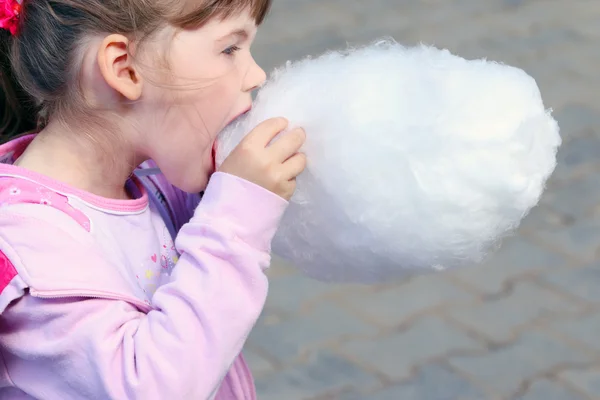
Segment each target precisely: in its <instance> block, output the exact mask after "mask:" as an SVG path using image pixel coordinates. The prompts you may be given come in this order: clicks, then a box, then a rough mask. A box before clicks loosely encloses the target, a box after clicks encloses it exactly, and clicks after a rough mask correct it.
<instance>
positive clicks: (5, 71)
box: [0, 29, 37, 143]
mask: <svg viewBox="0 0 600 400" xmlns="http://www.w3.org/2000/svg"><path fill="white" fill-rule="evenodd" d="M13 39H14V38H13V36H11V34H10V33H9V32H8V31H6V30H4V29H0V143H2V142H5V141H7V140H9V139H10V138H12V137H14V136H15V135H18V134H20V133H24V132H28V131H31V130H34V129H36V127H37V113H36V110H35V107H34V105H33V101H32V100H31V98H30V97H29V96H28V95H27V94H26V93H25V91H24V90H23V89H22V87H21V85H19V83H18V82H17V80H16V78H15V74H14V73H13V70H12V67H11V62H10V54H11V43H12V40H13Z"/></svg>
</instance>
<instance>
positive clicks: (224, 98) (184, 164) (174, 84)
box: [136, 11, 266, 193]
mask: <svg viewBox="0 0 600 400" xmlns="http://www.w3.org/2000/svg"><path fill="white" fill-rule="evenodd" d="M256 31H257V27H256V24H255V22H254V20H253V19H252V18H251V16H250V13H249V12H248V11H244V12H241V13H240V14H238V15H233V16H231V17H229V18H227V19H213V20H211V21H209V22H208V23H207V24H205V25H203V26H202V27H201V28H198V29H195V30H183V31H180V32H177V33H176V35H175V36H174V37H173V38H171V40H169V44H168V47H167V48H166V50H165V54H166V56H167V57H166V60H167V62H168V73H169V77H168V78H169V79H168V83H165V81H164V79H156V81H155V80H154V79H145V80H144V85H143V89H142V92H141V96H140V98H139V102H138V104H139V106H138V112H137V113H136V118H137V119H138V120H139V122H140V123H139V124H138V126H139V129H142V130H143V131H142V132H140V138H141V140H139V143H138V146H139V147H140V149H139V150H140V152H141V153H143V155H144V156H145V157H148V158H151V159H153V160H154V161H155V162H156V163H157V164H158V166H159V168H160V169H161V171H162V173H163V174H164V175H165V177H166V178H167V179H168V180H169V181H170V182H171V183H172V184H173V185H175V186H177V187H178V188H180V189H182V190H184V191H186V192H190V193H194V192H200V191H202V190H204V188H205V187H206V185H207V184H208V180H209V178H210V175H211V174H212V173H213V172H214V155H213V146H214V143H215V140H216V137H217V135H218V134H219V132H221V131H222V130H223V128H225V127H226V126H227V125H228V124H229V123H230V122H232V121H233V120H234V119H235V118H236V117H238V116H240V115H241V114H243V113H244V112H246V111H248V110H249V109H250V107H251V105H252V97H251V94H252V91H253V90H254V89H256V88H257V87H259V86H260V85H261V84H262V83H263V82H264V80H265V79H266V76H265V72H264V71H263V70H262V69H261V68H260V67H259V66H258V65H257V64H256V62H255V61H254V59H253V57H252V55H251V52H250V46H251V44H252V42H253V41H254V38H255V35H256ZM159 43H160V42H159ZM153 50H158V49H153V48H152V47H150V51H153ZM146 59H148V60H150V62H152V59H151V58H148V57H146ZM153 67H155V66H153Z"/></svg>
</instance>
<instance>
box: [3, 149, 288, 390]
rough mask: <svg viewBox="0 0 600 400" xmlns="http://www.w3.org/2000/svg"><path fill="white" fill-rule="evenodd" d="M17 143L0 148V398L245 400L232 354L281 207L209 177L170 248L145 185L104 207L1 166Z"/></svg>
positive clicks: (255, 299) (246, 374) (249, 315)
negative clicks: (132, 196) (133, 195)
mask: <svg viewBox="0 0 600 400" xmlns="http://www.w3.org/2000/svg"><path fill="white" fill-rule="evenodd" d="M29 140H30V138H28V137H25V138H23V139H19V140H16V141H13V142H11V143H9V144H7V145H4V146H1V147H0V161H1V162H3V163H4V164H2V165H0V313H1V315H0V399H11V400H12V399H32V398H35V399H43V400H46V399H48V400H52V399H56V400H59V399H60V400H68V399H77V400H80V399H103V400H104V399H124V400H125V399H127V400H129V399H132V400H133V399H140V400H142V399H143V400H152V399H157V400H158V399H161V400H171V399H173V400H175V399H177V400H179V399H215V398H216V399H219V400H225V399H255V398H256V394H255V390H254V385H253V381H252V377H251V375H250V371H249V369H248V367H247V365H246V364H245V362H244V360H243V358H242V357H241V355H240V353H241V350H242V347H243V345H244V342H245V340H246V338H247V336H248V334H249V332H250V330H251V329H252V327H253V326H254V324H255V323H256V320H257V319H258V317H259V315H260V313H261V310H262V308H263V305H264V302H265V298H266V294H267V279H266V276H265V275H264V272H263V271H264V269H265V268H267V267H268V265H269V263H270V242H271V239H272V237H273V235H274V233H275V230H276V229H277V226H278V223H279V220H280V218H281V216H282V214H283V212H284V210H285V208H286V206H287V202H285V201H284V200H283V199H281V198H280V197H278V196H276V195H274V194H272V193H270V192H268V191H266V190H264V189H262V188H259V187H258V186H255V185H253V184H251V183H249V182H247V181H244V180H242V179H239V178H236V177H234V176H231V175H227V174H223V173H216V174H215V175H214V176H213V177H212V178H211V181H210V183H209V185H208V187H207V189H206V192H205V194H204V197H203V199H202V202H201V203H200V204H199V206H198V207H197V208H196V209H195V212H194V215H193V217H192V218H191V219H190V220H189V222H188V223H186V224H184V225H183V227H181V229H180V230H179V232H178V234H177V237H176V240H175V242H174V243H173V241H172V240H171V239H170V237H171V236H170V235H169V234H168V232H169V231H170V230H171V229H170V228H169V226H168V225H169V224H165V221H164V218H162V217H161V212H159V208H160V207H159V206H157V204H153V203H152V202H150V201H149V200H148V191H147V188H148V187H149V186H151V185H146V187H144V185H142V184H141V183H140V181H139V180H134V183H135V184H134V185H132V191H133V192H135V190H137V191H138V198H136V199H135V200H128V201H115V200H108V199H103V198H100V197H97V196H93V195H91V194H89V193H84V192H81V191H78V190H76V189H73V188H70V187H67V186H65V185H62V184H60V183H59V182H56V181H52V180H50V179H48V178H46V177H43V176H41V175H36V174H34V173H31V172H27V171H24V170H22V169H20V168H18V167H15V166H12V165H10V164H11V161H12V160H14V159H15V158H16V157H17V156H18V155H19V153H20V152H21V151H22V150H23V148H24V147H25V146H26V145H27V144H28V143H29ZM166 203H172V201H170V202H169V201H166ZM184 203H185V202H184ZM188 206H189V204H188ZM163 211H164V210H163ZM171 211H172V210H171ZM162 214H164V212H163V213H162ZM181 223H183V221H182V222H181ZM171 225H174V226H175V225H177V224H176V223H172V224H171ZM176 228H178V227H176ZM176 228H175V229H176Z"/></svg>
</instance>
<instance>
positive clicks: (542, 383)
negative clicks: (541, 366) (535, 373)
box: [515, 379, 587, 400]
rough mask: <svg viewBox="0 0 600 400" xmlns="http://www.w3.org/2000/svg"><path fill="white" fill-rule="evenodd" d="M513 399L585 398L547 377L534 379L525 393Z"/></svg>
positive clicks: (553, 399) (580, 399)
mask: <svg viewBox="0 0 600 400" xmlns="http://www.w3.org/2000/svg"><path fill="white" fill-rule="evenodd" d="M515 400H587V399H586V398H584V397H583V396H581V395H580V394H578V393H575V392H574V391H572V390H571V389H568V388H567V387H565V386H564V385H561V384H560V383H556V382H552V381H550V380H548V379H542V380H539V381H536V382H535V383H534V384H533V385H531V387H530V388H529V390H528V391H527V393H526V394H525V395H523V396H519V397H517V398H516V399H515Z"/></svg>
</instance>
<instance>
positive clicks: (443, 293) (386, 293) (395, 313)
mask: <svg viewBox="0 0 600 400" xmlns="http://www.w3.org/2000/svg"><path fill="white" fill-rule="evenodd" d="M471 300H473V296H472V295H469V294H467V293H466V292H465V291H464V290H461V289H459V288H457V287H456V286H454V285H453V284H452V283H450V282H448V280H447V279H446V277H445V276H444V274H443V273H440V274H432V275H426V276H419V277H416V278H414V279H412V280H410V281H408V282H406V283H405V284H403V285H399V286H397V287H394V288H391V289H384V290H381V291H378V292H375V293H363V294H358V295H357V294H349V295H348V296H345V297H344V298H343V299H342V300H341V301H343V302H345V303H346V304H348V305H349V306H350V307H352V308H353V309H355V310H357V311H358V312H360V313H361V314H363V315H366V316H368V317H369V318H371V319H373V320H375V321H376V322H377V323H379V324H381V325H384V326H396V325H399V324H401V323H403V322H404V321H405V320H406V318H408V317H411V316H413V315H415V314H417V313H419V312H422V311H424V310H427V309H429V308H432V307H436V306H440V305H447V304H449V303H459V304H461V303H467V302H469V301H471Z"/></svg>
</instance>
